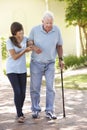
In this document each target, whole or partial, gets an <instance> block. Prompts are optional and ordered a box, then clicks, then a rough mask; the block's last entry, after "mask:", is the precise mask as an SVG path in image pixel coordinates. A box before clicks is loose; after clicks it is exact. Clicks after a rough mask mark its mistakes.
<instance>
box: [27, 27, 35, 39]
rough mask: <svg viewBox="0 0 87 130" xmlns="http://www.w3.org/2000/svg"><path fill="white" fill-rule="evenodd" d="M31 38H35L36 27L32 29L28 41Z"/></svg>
mask: <svg viewBox="0 0 87 130" xmlns="http://www.w3.org/2000/svg"><path fill="white" fill-rule="evenodd" d="M29 40H34V28H33V29H32V30H31V32H30V34H29V37H28V41H29Z"/></svg>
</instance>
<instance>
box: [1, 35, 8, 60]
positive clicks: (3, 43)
mask: <svg viewBox="0 0 87 130" xmlns="http://www.w3.org/2000/svg"><path fill="white" fill-rule="evenodd" d="M1 48H2V59H3V60H4V59H6V58H7V51H6V41H5V38H4V37H1Z"/></svg>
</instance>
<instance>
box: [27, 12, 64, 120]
mask: <svg viewBox="0 0 87 130" xmlns="http://www.w3.org/2000/svg"><path fill="white" fill-rule="evenodd" d="M53 21H54V17H53V13H52V12H46V13H45V14H44V16H43V19H42V24H41V25H38V26H36V27H34V28H33V29H32V30H31V32H30V36H29V40H32V41H34V45H35V46H37V47H38V48H36V49H35V51H33V52H32V55H31V64H30V73H31V80H30V95H31V101H32V112H33V113H32V117H33V118H38V117H39V114H40V111H41V107H40V90H41V82H42V76H43V75H45V79H46V110H45V112H46V117H48V118H50V119H56V118H57V117H56V115H55V113H54V100H55V91H54V85H53V83H54V75H55V59H56V54H57V53H58V57H59V64H60V66H61V67H62V68H63V65H64V63H63V58H62V56H63V49H62V44H63V41H62V37H61V32H60V30H59V28H58V27H57V26H55V25H53Z"/></svg>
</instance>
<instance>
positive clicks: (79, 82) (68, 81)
mask: <svg viewBox="0 0 87 130" xmlns="http://www.w3.org/2000/svg"><path fill="white" fill-rule="evenodd" d="M55 82H56V84H58V82H59V80H58V79H56V80H55ZM64 87H65V88H68V89H78V90H87V74H81V75H75V76H70V77H66V78H64Z"/></svg>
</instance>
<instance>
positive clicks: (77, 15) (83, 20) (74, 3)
mask: <svg viewBox="0 0 87 130" xmlns="http://www.w3.org/2000/svg"><path fill="white" fill-rule="evenodd" d="M58 1H65V2H66V3H67V6H66V9H65V16H66V18H65V20H66V22H67V26H70V25H74V26H75V25H78V26H79V34H80V42H81V47H82V54H83V55H85V54H86V55H87V0H58ZM83 34H84V35H83ZM84 39H85V40H84Z"/></svg>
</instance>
